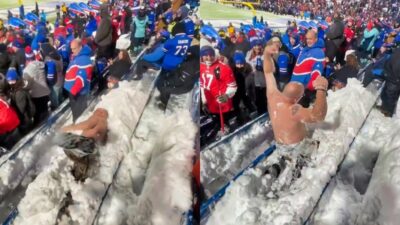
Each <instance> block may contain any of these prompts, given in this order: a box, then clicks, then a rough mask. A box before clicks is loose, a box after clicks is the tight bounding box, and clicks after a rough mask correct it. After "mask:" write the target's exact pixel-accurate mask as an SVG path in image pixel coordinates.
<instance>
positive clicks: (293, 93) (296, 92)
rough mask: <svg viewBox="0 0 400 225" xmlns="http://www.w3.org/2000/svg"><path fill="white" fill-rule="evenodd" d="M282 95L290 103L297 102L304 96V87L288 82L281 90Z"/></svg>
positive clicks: (297, 83)
mask: <svg viewBox="0 0 400 225" xmlns="http://www.w3.org/2000/svg"><path fill="white" fill-rule="evenodd" d="M282 93H283V95H285V96H286V97H287V98H289V99H290V101H291V102H293V103H296V102H298V101H299V100H300V99H301V98H302V97H303V95H304V85H303V84H301V83H299V82H289V83H288V84H287V85H286V86H285V88H284V89H283V92H282Z"/></svg>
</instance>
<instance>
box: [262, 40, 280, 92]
mask: <svg viewBox="0 0 400 225" xmlns="http://www.w3.org/2000/svg"><path fill="white" fill-rule="evenodd" d="M277 53H278V48H277V47H276V46H275V45H274V44H272V42H268V43H267V46H265V49H264V65H263V66H264V68H263V69H264V76H265V82H266V83H267V96H268V95H271V94H272V93H274V92H276V91H279V90H278V87H277V85H276V80H275V77H274V72H275V65H274V60H273V59H272V55H273V54H277Z"/></svg>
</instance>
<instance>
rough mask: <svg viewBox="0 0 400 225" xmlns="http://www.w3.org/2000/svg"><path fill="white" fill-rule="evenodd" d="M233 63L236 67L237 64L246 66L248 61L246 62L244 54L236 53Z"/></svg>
mask: <svg viewBox="0 0 400 225" xmlns="http://www.w3.org/2000/svg"><path fill="white" fill-rule="evenodd" d="M233 61H234V62H235V65H236V64H242V65H244V64H245V62H246V60H245V57H244V54H243V52H242V51H236V52H235V54H234V55H233Z"/></svg>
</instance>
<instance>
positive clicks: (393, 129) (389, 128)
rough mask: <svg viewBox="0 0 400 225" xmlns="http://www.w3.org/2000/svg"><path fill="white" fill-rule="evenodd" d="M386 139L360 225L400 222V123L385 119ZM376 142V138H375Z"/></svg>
mask: <svg viewBox="0 0 400 225" xmlns="http://www.w3.org/2000/svg"><path fill="white" fill-rule="evenodd" d="M380 126H381V127H384V128H385V129H386V132H385V133H382V136H381V137H380V139H378V140H384V141H385V142H384V143H385V144H384V145H383V148H382V150H381V151H380V154H379V158H378V160H377V162H376V165H375V168H374V171H373V174H372V177H371V181H370V184H369V186H368V189H367V192H366V193H365V195H364V198H363V201H362V203H361V204H360V208H361V212H360V213H359V214H358V215H357V216H356V218H355V223H354V224H356V225H375V224H376V225H378V224H379V225H397V224H399V221H400V215H399V211H400V178H399V174H400V121H399V120H398V119H386V120H382V121H381V124H380ZM374 142H375V139H374Z"/></svg>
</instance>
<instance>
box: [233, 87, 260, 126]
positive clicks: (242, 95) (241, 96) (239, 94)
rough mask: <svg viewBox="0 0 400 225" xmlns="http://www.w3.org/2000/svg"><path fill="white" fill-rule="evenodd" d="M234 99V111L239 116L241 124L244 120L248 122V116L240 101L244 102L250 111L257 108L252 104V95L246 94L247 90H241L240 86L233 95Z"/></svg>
mask: <svg viewBox="0 0 400 225" xmlns="http://www.w3.org/2000/svg"><path fill="white" fill-rule="evenodd" d="M232 100H233V109H234V112H235V114H236V116H237V119H238V123H239V125H241V124H243V123H244V122H246V120H247V118H246V116H245V115H244V114H245V113H244V112H243V110H242V108H241V107H240V103H241V102H243V105H244V106H245V107H246V109H247V110H248V112H249V113H251V112H253V111H254V110H255V109H254V106H253V104H252V101H251V99H250V97H249V96H247V95H246V92H245V91H244V90H240V89H239V88H238V91H236V93H235V95H234V96H233V99H232Z"/></svg>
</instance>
